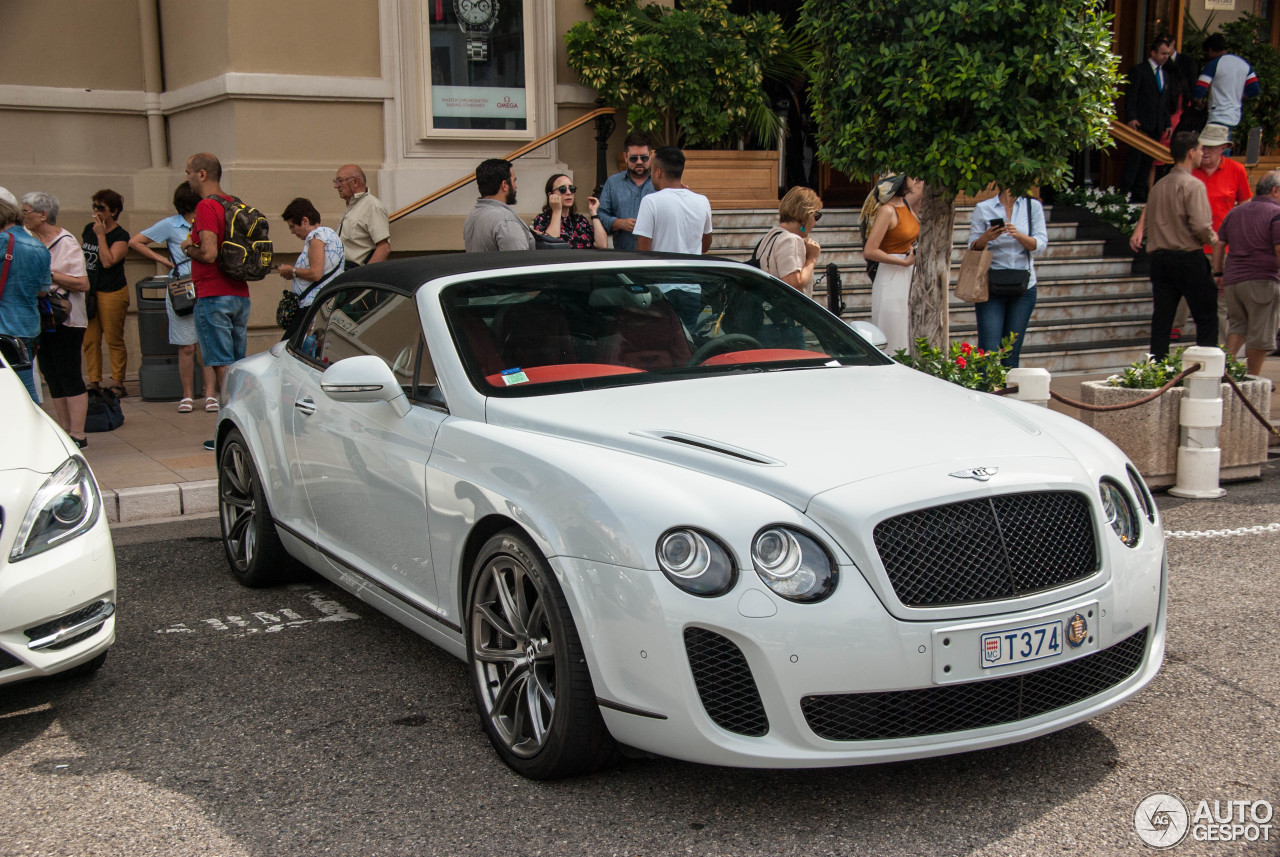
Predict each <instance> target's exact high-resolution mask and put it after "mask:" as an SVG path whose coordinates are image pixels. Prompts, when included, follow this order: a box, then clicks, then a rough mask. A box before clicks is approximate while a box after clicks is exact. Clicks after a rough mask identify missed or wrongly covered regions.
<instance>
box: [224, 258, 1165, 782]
mask: <svg viewBox="0 0 1280 857" xmlns="http://www.w3.org/2000/svg"><path fill="white" fill-rule="evenodd" d="M305 313H306V314H305V316H304V317H303V318H302V320H301V323H300V325H299V326H298V327H297V329H296V330H295V332H294V333H293V334H292V336H291V337H290V338H289V339H288V340H287V341H284V342H281V343H279V344H278V345H276V346H275V347H273V348H272V349H271V350H270V351H269V352H267V353H263V354H259V355H257V356H255V357H252V358H249V359H247V360H245V361H242V362H240V363H238V364H236V365H235V366H234V367H233V368H232V370H231V372H230V373H229V376H228V384H227V394H228V396H229V403H228V405H227V407H226V408H225V409H224V410H223V412H222V416H221V420H220V422H219V426H218V468H219V496H220V515H221V522H222V533H223V539H224V542H225V545H226V552H227V557H228V559H229V561H230V564H231V567H232V569H233V571H234V573H235V575H236V576H237V577H238V578H239V579H240V580H241V581H242V582H243V583H245V584H247V585H250V586H258V585H269V584H272V583H275V582H278V581H280V580H282V579H285V578H286V577H287V576H288V574H289V573H290V564H291V558H292V559H296V560H298V561H301V562H302V563H303V564H305V565H306V566H308V567H309V568H311V569H314V570H315V571H317V572H319V573H320V574H322V575H324V576H325V577H327V578H329V579H330V580H332V581H333V582H334V583H336V584H337V585H339V586H341V587H343V588H345V589H347V590H349V591H350V592H352V593H354V594H356V595H357V596H359V597H360V598H362V599H364V600H365V601H367V602H368V603H370V604H372V605H374V606H375V607H377V608H378V609H379V610H381V611H383V612H385V613H386V614H387V615H389V616H391V617H393V618H394V619H396V620H397V621H399V622H402V623H404V624H405V625H407V626H409V627H410V628H412V629H414V630H415V631H417V632H418V633H420V634H422V635H423V636H424V637H426V638H428V639H430V640H432V641H434V642H436V643H437V644H439V645H440V646H442V647H444V648H445V649H446V650H448V651H450V652H452V653H453V654H455V655H457V656H458V657H459V658H462V659H464V660H465V661H466V663H467V665H468V670H469V673H470V676H471V683H472V686H473V689H474V692H475V699H476V704H477V706H478V707H479V710H480V712H481V715H482V720H483V722H484V724H485V727H486V729H487V730H488V733H489V736H490V738H491V739H492V741H493V745H494V747H495V748H496V749H497V752H498V754H499V755H500V756H501V757H502V759H503V760H504V761H505V762H506V763H507V764H509V765H510V766H511V767H512V768H514V769H515V770H517V771H519V772H520V773H522V774H525V775H527V776H530V777H536V778H547V777H557V776H565V775H571V774H575V773H581V772H584V771H589V770H592V769H593V768H596V767H598V766H600V765H602V764H604V763H606V762H608V761H609V760H610V759H612V758H613V757H614V756H615V754H616V753H618V751H619V750H620V748H632V749H635V750H640V751H646V752H650V753H656V754H661V755H665V756H672V757H676V758H680V759H688V760H693V761H698V762H706V763H711V764H717V765H738V766H758V767H809V766H829V765H850V764H862V763H869V762H884V761H892V760H899V759H911V758H917V757H921V756H931V755H938V754H944V753H956V752H961V751H965V750H974V749H978V748H983V747H991V746H994V745H998V744H1006V743H1009V742H1013V741H1020V740H1024V739H1028V738H1033V737H1035V736H1038V735H1043V734H1045V733H1047V732H1052V731H1054V730H1057V729H1062V728H1063V727H1066V726H1070V725H1072V724H1074V723H1080V722H1082V721H1084V720H1088V719H1089V718H1091V717H1095V716H1097V715H1098V714H1100V713H1102V712H1104V711H1106V710H1108V709H1110V708H1113V707H1115V706H1116V705H1118V704H1120V703H1121V702H1123V701H1124V700H1126V699H1128V698H1129V697H1131V696H1133V695H1134V694H1135V693H1137V692H1138V691H1139V690H1140V689H1141V688H1142V687H1143V686H1144V685H1146V684H1147V683H1148V682H1150V681H1151V679H1152V678H1153V677H1154V676H1155V674H1156V672H1157V670H1158V669H1159V668H1160V664H1161V661H1162V658H1163V652H1164V637H1165V627H1164V626H1165V583H1166V581H1165V578H1166V572H1165V561H1164V538H1163V535H1162V533H1161V529H1160V525H1159V521H1158V520H1157V513H1156V508H1155V505H1154V503H1153V502H1152V499H1151V496H1150V494H1149V493H1148V491H1147V489H1146V486H1145V485H1144V484H1143V482H1142V480H1141V478H1140V477H1139V476H1138V474H1137V472H1136V471H1135V470H1134V469H1133V467H1132V465H1131V464H1130V463H1129V462H1128V461H1127V460H1126V459H1125V457H1124V455H1123V454H1122V453H1121V452H1120V451H1119V450H1118V449H1117V448H1116V447H1115V446H1113V445H1112V444H1111V443H1110V442H1108V441H1107V440H1106V439H1105V438H1103V437H1102V436H1101V435H1099V434H1096V433H1095V432H1093V431H1092V430H1090V429H1088V428H1086V427H1084V426H1083V425H1081V424H1080V423H1078V422H1076V421H1075V420H1072V419H1070V418H1068V417H1065V416H1062V415H1060V414H1057V413H1054V412H1051V411H1048V410H1045V409H1041V408H1035V407H1032V406H1028V405H1024V404H1022V403H1019V402H1015V401H1010V400H1008V399H1002V398H998V397H995V396H991V395H988V394H984V393H975V392H972V391H968V390H964V389H961V388H959V387H956V386H953V385H950V384H947V383H944V382H941V381H938V380H936V379H933V378H930V377H927V376H925V375H922V374H920V373H918V372H915V371H913V370H911V369H907V368H904V367H902V366H899V365H897V364H895V363H893V362H892V361H890V360H888V359H887V358H886V357H884V355H882V354H881V353H880V352H879V351H877V350H876V349H874V348H873V347H871V346H870V345H868V344H867V343H866V342H865V341H864V340H863V339H861V338H860V337H859V336H857V335H856V334H855V333H854V332H852V331H851V330H850V328H849V326H848V325H846V324H844V323H842V322H841V321H840V320H839V319H837V318H836V317H835V316H833V315H831V314H829V313H828V312H827V311H826V310H824V309H823V308H822V307H820V306H818V305H817V304H815V303H814V302H812V301H811V300H809V299H808V298H806V297H804V296H803V295H801V294H800V293H798V292H796V291H795V290H793V289H791V288H790V287H788V286H786V285H784V284H782V283H781V282H779V281H778V280H775V279H773V278H771V277H769V276H767V275H765V274H763V273H761V272H760V271H757V270H755V269H754V268H750V267H747V266H744V265H740V264H735V263H731V262H725V261H719V260H714V259H702V258H691V257H677V256H659V255H627V254H620V253H609V254H605V253H593V252H557V253H501V254H466V255H464V254H458V255H449V256H437V257H431V258H422V259H413V260H404V261H396V262H388V263H383V264H379V265H373V266H369V267H364V268H359V269H356V270H354V271H351V272H348V273H347V274H345V275H343V276H342V277H340V278H339V279H338V280H337V281H336V282H335V283H333V284H331V285H329V286H327V287H326V288H325V289H324V290H323V291H322V292H321V293H320V294H319V296H318V297H317V299H316V301H315V303H314V305H313V306H311V307H310V308H309V309H308V310H306V311H305Z"/></svg>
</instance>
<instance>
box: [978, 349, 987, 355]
mask: <svg viewBox="0 0 1280 857" xmlns="http://www.w3.org/2000/svg"><path fill="white" fill-rule="evenodd" d="M978 356H979V357H986V356H987V352H985V351H983V350H982V349H981V348H979V349H978Z"/></svg>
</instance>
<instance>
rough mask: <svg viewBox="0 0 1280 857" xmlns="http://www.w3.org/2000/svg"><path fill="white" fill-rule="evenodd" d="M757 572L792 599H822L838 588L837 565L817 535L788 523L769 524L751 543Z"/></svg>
mask: <svg viewBox="0 0 1280 857" xmlns="http://www.w3.org/2000/svg"><path fill="white" fill-rule="evenodd" d="M751 562H752V564H753V565H754V566H755V567H756V574H758V575H760V579H761V580H762V581H764V585H765V586H767V587H769V588H770V589H771V590H773V591H774V592H775V593H777V594H778V595H781V596H782V597H783V598H786V599H787V600H789V601H821V600H822V599H824V598H826V597H827V596H828V595H830V594H831V593H832V591H834V590H835V588H836V567H835V563H834V562H832V560H831V556H830V554H828V553H827V552H826V550H824V549H823V547H822V546H821V545H819V544H818V543H817V542H816V541H814V539H813V538H811V537H810V536H808V535H805V534H804V533H802V532H800V531H799V530H792V529H790V528H787V527H768V528H766V529H763V530H761V531H760V532H759V533H757V534H756V537H755V540H754V541H753V542H752V543H751Z"/></svg>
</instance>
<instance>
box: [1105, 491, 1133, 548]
mask: <svg viewBox="0 0 1280 857" xmlns="http://www.w3.org/2000/svg"><path fill="white" fill-rule="evenodd" d="M1098 493H1099V494H1101V495H1102V512H1103V514H1104V515H1105V516H1106V518H1107V523H1108V524H1110V525H1111V529H1113V530H1114V531H1115V534H1116V536H1117V537H1118V538H1119V539H1120V541H1122V542H1124V543H1125V544H1126V545H1128V546H1129V547H1131V548H1135V547H1137V546H1138V538H1139V536H1140V535H1141V531H1140V530H1139V526H1138V515H1137V513H1136V512H1135V511H1134V508H1133V506H1132V505H1131V504H1130V503H1129V498H1128V497H1126V496H1125V493H1124V489H1123V488H1121V487H1120V485H1119V484H1118V483H1116V482H1113V481H1111V480H1110V479H1103V480H1102V481H1101V482H1099V483H1098Z"/></svg>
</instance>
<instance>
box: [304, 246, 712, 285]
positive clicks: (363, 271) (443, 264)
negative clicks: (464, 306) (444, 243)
mask: <svg viewBox="0 0 1280 857" xmlns="http://www.w3.org/2000/svg"><path fill="white" fill-rule="evenodd" d="M640 261H650V262H652V261H669V262H708V261H714V262H726V263H730V264H736V263H734V262H732V260H729V259H723V258H720V257H716V256H687V255H683V254H679V253H626V252H621V251H617V250H549V251H548V250H519V251H516V250H509V251H501V252H492V253H438V254H435V255H431V256H415V257H414V258H412V259H394V260H391V261H388V262H378V263H377V264H374V265H362V266H361V267H359V268H355V269H353V270H350V271H347V272H346V273H345V274H342V275H340V276H338V277H336V278H334V280H333V282H332V283H330V284H328V285H326V286H325V291H328V290H329V288H330V287H332V286H335V285H341V284H344V283H350V284H358V283H376V284H379V285H386V286H391V287H392V288H396V289H401V290H404V291H407V292H414V291H417V289H418V287H419V286H421V285H422V284H423V283H426V282H428V281H430V280H434V279H437V278H439V277H450V276H454V275H455V274H474V273H488V272H500V271H502V270H504V269H507V268H524V267H528V266H531V265H534V266H536V265H565V264H573V263H577V262H597V263H611V264H615V265H626V264H627V263H628V262H640Z"/></svg>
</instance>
